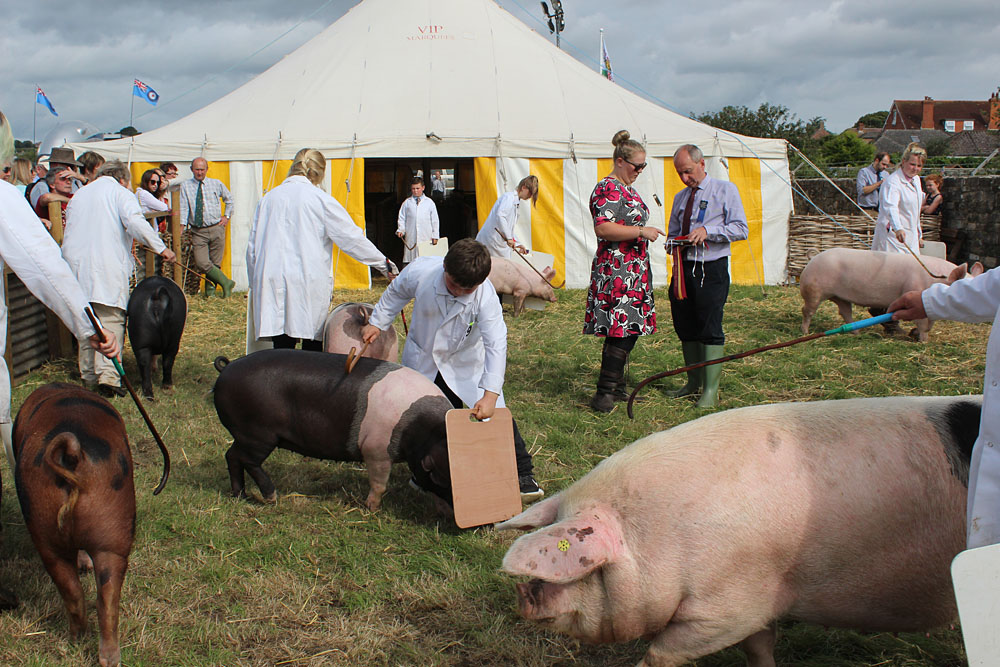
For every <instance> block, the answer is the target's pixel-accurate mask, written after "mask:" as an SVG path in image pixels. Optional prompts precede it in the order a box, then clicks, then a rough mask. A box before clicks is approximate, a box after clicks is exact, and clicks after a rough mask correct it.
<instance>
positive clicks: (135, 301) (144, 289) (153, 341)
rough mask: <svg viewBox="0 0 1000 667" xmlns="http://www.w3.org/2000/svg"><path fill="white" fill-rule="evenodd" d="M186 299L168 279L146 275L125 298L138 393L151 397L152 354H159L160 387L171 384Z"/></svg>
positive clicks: (182, 327)
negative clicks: (161, 379) (139, 380)
mask: <svg viewBox="0 0 1000 667" xmlns="http://www.w3.org/2000/svg"><path fill="white" fill-rule="evenodd" d="M186 318H187V299H186V298H185V297H184V292H182V291H181V288H180V287H178V286H177V285H176V284H174V282H173V281H172V280H167V279H166V278H164V277H162V276H152V277H149V278H146V279H145V280H143V281H142V282H140V283H139V284H138V285H136V286H135V289H134V290H132V296H131V297H129V300H128V338H129V341H130V342H131V343H132V352H133V353H134V354H135V360H136V363H137V364H138V365H139V375H140V376H141V378H142V395H143V396H145V397H146V398H153V356H154V355H157V354H159V355H162V357H163V358H162V359H161V362H162V364H163V387H164V388H168V387H170V386H171V385H173V370H174V358H175V357H176V356H177V349H178V348H179V347H180V344H181V334H183V333H184V320H185V319H186Z"/></svg>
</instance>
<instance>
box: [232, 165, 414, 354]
mask: <svg viewBox="0 0 1000 667" xmlns="http://www.w3.org/2000/svg"><path fill="white" fill-rule="evenodd" d="M325 174H326V158H325V157H323V154H322V153H320V152H319V151H317V150H314V149H311V148H304V149H302V150H300V151H299V152H298V153H297V154H296V156H295V161H294V162H292V166H291V168H290V169H289V170H288V177H287V178H286V179H285V180H284V182H283V183H282V184H281V185H279V186H278V187H276V188H274V189H273V190H271V191H270V192H268V193H267V194H266V195H264V197H263V199H261V200H260V203H258V204H257V210H256V211H254V215H253V224H252V226H251V228H250V239H249V241H248V243H247V276H248V278H249V280H250V302H251V308H252V309H253V323H254V327H255V331H256V337H257V338H270V339H271V341H272V342H273V343H274V347H276V348H294V347H295V345H296V344H297V343H298V341H299V339H302V349H305V350H319V349H321V347H322V342H321V341H322V339H323V333H322V330H323V321H324V320H325V319H326V314H327V312H328V311H329V309H330V297H331V296H332V295H333V274H332V268H333V259H332V257H333V244H334V243H336V244H337V247H338V248H340V250H342V251H343V252H344V253H346V254H347V255H349V256H351V257H353V258H354V259H356V260H358V261H359V262H361V263H362V264H366V265H368V266H371V267H374V268H375V269H378V270H379V271H380V272H381V273H382V274H383V275H385V276H390V275H393V274H395V273H396V267H395V266H394V265H393V264H392V263H391V262H390V261H389V260H387V259H386V258H385V255H383V254H382V253H381V252H379V251H378V248H376V247H375V246H374V245H373V244H372V242H371V241H369V240H368V238H367V237H366V236H365V233H364V231H363V230H362V229H361V228H360V227H358V226H357V225H356V224H354V221H353V220H352V219H351V217H350V215H348V213H347V211H346V210H345V209H344V207H343V206H341V205H340V202H338V201H337V200H336V199H334V198H333V197H331V196H330V195H329V194H327V193H326V192H324V191H323V190H321V189H320V187H319V185H320V183H322V182H323V177H324V176H325Z"/></svg>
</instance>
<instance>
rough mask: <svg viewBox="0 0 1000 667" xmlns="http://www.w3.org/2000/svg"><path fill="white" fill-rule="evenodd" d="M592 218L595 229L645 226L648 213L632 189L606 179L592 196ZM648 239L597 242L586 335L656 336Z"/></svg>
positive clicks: (610, 178) (595, 189)
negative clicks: (612, 226) (610, 226)
mask: <svg viewBox="0 0 1000 667" xmlns="http://www.w3.org/2000/svg"><path fill="white" fill-rule="evenodd" d="M590 213H591V215H592V216H593V217H594V226H595V227H596V226H597V225H608V224H613V225H628V226H636V225H638V226H640V227H645V225H646V222H647V221H648V220H649V209H648V208H647V207H646V204H645V203H644V202H643V201H642V197H640V196H639V193H638V192H636V191H635V190H634V189H632V187H630V186H628V185H624V184H622V183H620V182H619V181H617V180H615V179H614V178H613V177H611V176H608V177H607V178H605V179H604V180H602V181H601V182H600V183H598V184H597V186H596V187H595V188H594V192H593V194H591V195H590ZM648 246H649V242H648V241H647V240H646V239H643V238H640V239H634V240H629V241H605V240H604V239H601V238H598V239H597V254H596V255H594V262H593V264H591V267H590V290H589V291H588V292H587V311H586V314H585V315H584V319H583V333H585V334H594V335H596V336H611V337H612V338H624V337H626V336H635V335H646V334H651V333H654V332H655V331H656V310H655V308H654V307H653V277H652V274H651V273H650V270H649V251H648Z"/></svg>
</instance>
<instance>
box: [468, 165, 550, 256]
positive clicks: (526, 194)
mask: <svg viewBox="0 0 1000 667" xmlns="http://www.w3.org/2000/svg"><path fill="white" fill-rule="evenodd" d="M529 199H530V200H531V205H532V206H534V205H535V204H536V203H537V202H538V177H537V176H525V177H524V178H522V179H521V182H520V183H518V184H517V189H516V190H515V191H514V192H505V193H503V194H502V195H500V198H499V199H497V201H496V203H495V204H493V208H492V209H491V210H490V214H489V216H488V217H487V218H486V222H484V223H483V228H482V229H480V230H479V234H477V235H476V240H477V241H479V242H480V243H482V244H483V245H484V246H486V249H487V250H489V251H490V256H491V257H502V258H504V259H510V251H511V249H512V248H513V249H515V250H517V251H518V252H519V253H521V254H524V253H526V252H527V250H526V249H525V247H524V246H523V245H520V244H518V243H517V242H516V241H515V240H514V225H516V224H517V209H518V205H519V204H520V203H521V202H522V201H527V200H529ZM497 231H499V232H501V233H502V234H503V236H501V235H500V234H498V233H497ZM504 239H507V240H506V241H504Z"/></svg>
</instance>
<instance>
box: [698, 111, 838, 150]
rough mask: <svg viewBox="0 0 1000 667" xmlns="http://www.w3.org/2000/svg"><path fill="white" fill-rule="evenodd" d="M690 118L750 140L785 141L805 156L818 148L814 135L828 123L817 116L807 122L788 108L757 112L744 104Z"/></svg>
mask: <svg viewBox="0 0 1000 667" xmlns="http://www.w3.org/2000/svg"><path fill="white" fill-rule="evenodd" d="M691 117H692V118H694V119H695V120H699V121H701V122H703V123H707V124H709V125H712V126H713V127H718V128H720V129H723V130H729V131H730V132H737V133H739V134H745V135H747V136H750V137H765V138H770V139H785V140H786V141H788V142H789V143H792V144H794V145H795V147H796V148H798V149H799V150H801V151H802V152H804V153H809V152H810V149H815V147H816V146H817V145H818V142H816V141H815V140H814V139H813V138H812V135H813V134H814V133H815V132H816V130H818V129H820V128H821V127H823V123H824V122H825V120H826V119H825V118H821V117H819V116H817V117H815V118H813V119H811V120H809V121H808V122H806V121H803V120H801V119H800V118H799V117H798V116H796V115H795V114H793V113H792V112H790V111H789V110H788V107H786V106H782V105H780V104H769V103H767V102H764V103H763V104H761V105H760V106H759V107H757V109H756V111H755V110H753V109H750V108H749V107H746V106H742V105H741V106H732V105H728V106H725V107H722V109H721V110H719V111H714V112H707V113H703V114H700V115H695V114H691Z"/></svg>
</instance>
